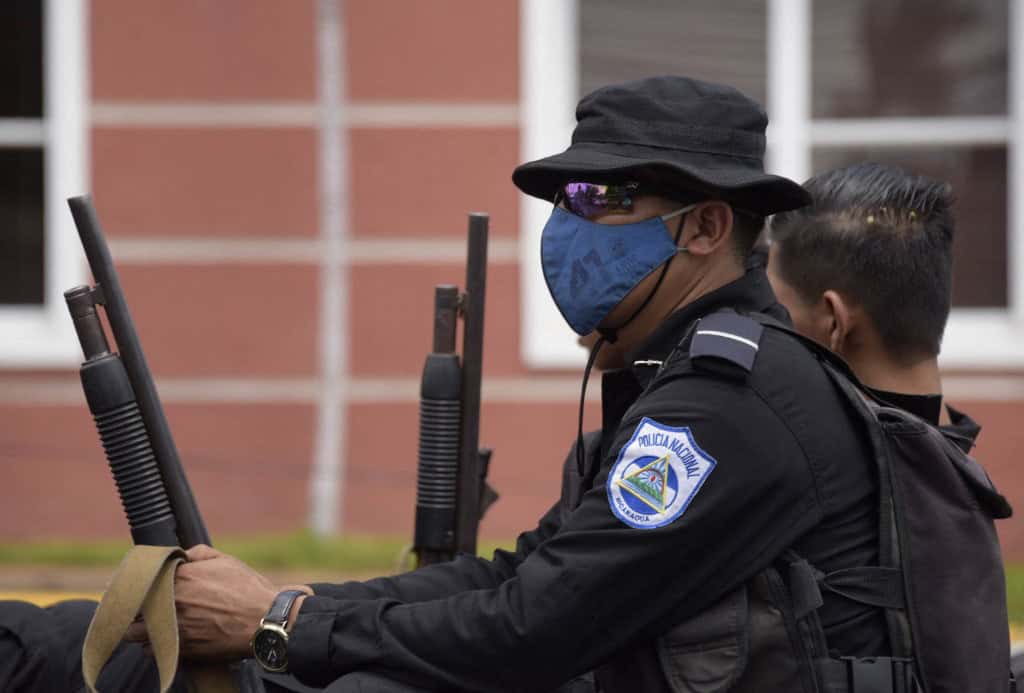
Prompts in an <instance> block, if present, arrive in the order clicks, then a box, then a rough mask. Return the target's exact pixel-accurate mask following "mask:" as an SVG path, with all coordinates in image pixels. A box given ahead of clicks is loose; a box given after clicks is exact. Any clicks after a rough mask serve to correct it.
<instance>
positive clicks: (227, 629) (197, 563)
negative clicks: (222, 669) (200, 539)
mask: <svg viewBox="0 0 1024 693" xmlns="http://www.w3.org/2000/svg"><path fill="white" fill-rule="evenodd" d="M186 554H187V556H188V562H187V563H183V564H181V565H180V566H178V571H177V574H176V575H175V578H174V601H175V605H176V606H177V610H178V631H179V632H180V635H181V654H182V656H183V657H187V658H191V659H222V660H234V659H241V658H243V657H246V656H248V655H249V654H250V652H251V649H250V645H249V642H250V640H251V639H252V636H253V634H254V633H255V632H256V628H257V627H258V626H259V623H260V619H261V618H263V616H264V615H266V613H267V610H268V609H269V608H270V605H271V603H272V602H273V601H274V597H275V596H277V593H278V592H280V591H281V589H280V588H278V587H277V586H275V585H274V584H273V583H272V582H271V581H270V580H268V579H267V578H265V577H264V576H262V575H260V574H259V573H257V572H256V571H254V570H253V569H252V568H250V567H249V566H247V565H246V564H245V563H243V562H242V561H240V560H238V559H237V558H235V557H233V556H229V555H227V554H224V553H221V552H220V551H217V550H216V549H213V548H211V547H209V546H206V545H205V544H200V545H199V546H194V547H192V548H191V549H189V550H188V551H186ZM304 589H305V590H306V591H308V590H309V588H308V587H306V588H304ZM125 639H126V640H131V641H136V642H143V641H145V640H147V639H148V638H147V635H146V630H145V625H144V624H143V623H141V622H140V623H134V624H132V626H131V628H129V630H128V634H127V635H126V636H125Z"/></svg>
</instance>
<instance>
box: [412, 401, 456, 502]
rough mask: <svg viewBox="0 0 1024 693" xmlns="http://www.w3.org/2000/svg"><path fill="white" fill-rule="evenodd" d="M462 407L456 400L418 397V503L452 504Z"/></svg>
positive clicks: (454, 491) (454, 490) (453, 500)
mask: <svg viewBox="0 0 1024 693" xmlns="http://www.w3.org/2000/svg"><path fill="white" fill-rule="evenodd" d="M461 409H462V403H461V402H460V401H459V400H437V399H421V400H420V450H419V473H418V475H417V480H416V505H417V507H421V508H439V509H453V508H454V507H455V495H456V483H457V472H458V465H459V425H460V422H461Z"/></svg>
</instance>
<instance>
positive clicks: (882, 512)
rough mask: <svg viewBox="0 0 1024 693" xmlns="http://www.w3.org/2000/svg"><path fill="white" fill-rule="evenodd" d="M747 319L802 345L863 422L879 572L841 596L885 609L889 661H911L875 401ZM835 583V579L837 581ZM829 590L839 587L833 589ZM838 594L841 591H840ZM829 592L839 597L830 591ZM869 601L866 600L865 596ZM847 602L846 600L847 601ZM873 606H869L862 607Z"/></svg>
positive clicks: (762, 319) (856, 383)
mask: <svg viewBox="0 0 1024 693" xmlns="http://www.w3.org/2000/svg"><path fill="white" fill-rule="evenodd" d="M750 317H751V318H753V319H755V320H757V321H758V322H759V323H761V324H762V325H764V326H766V327H770V328H772V329H775V330H778V331H780V332H785V333H786V334H788V335H789V336H790V337H792V338H794V339H796V340H797V341H799V342H800V343H801V344H803V345H804V346H805V347H806V348H807V349H808V350H810V351H811V352H812V353H814V354H815V356H817V357H818V360H819V361H820V362H821V364H822V368H823V369H824V370H825V373H827V374H828V376H829V379H830V380H831V381H832V382H833V384H835V386H836V387H837V388H838V389H839V391H840V392H842V393H843V396H844V398H845V399H846V400H847V402H848V403H849V404H850V406H851V407H852V408H853V410H854V411H856V412H857V414H858V415H859V416H860V418H861V420H862V421H864V424H865V425H864V430H865V432H866V434H867V436H868V439H869V442H870V444H871V453H872V457H874V459H875V464H876V466H877V470H878V530H879V535H878V539H879V541H878V552H879V553H878V558H879V561H878V562H879V565H878V566H877V568H879V569H880V570H871V571H870V573H871V578H872V581H873V582H874V584H873V585H870V586H869V585H868V584H867V582H866V581H865V580H864V578H866V577H867V575H863V574H849V575H846V576H845V578H846V579H845V580H843V581H842V582H845V583H846V584H845V585H844V587H845V591H847V592H848V591H849V590H850V588H851V585H850V582H851V581H852V582H857V583H860V584H859V585H858V586H857V588H856V590H855V593H856V594H858V595H859V596H862V597H868V598H869V599H873V600H877V601H876V602H875V603H876V605H877V606H882V607H884V608H885V617H886V623H887V625H888V630H889V640H890V644H891V646H892V654H893V656H894V657H910V656H912V653H913V641H912V638H911V634H910V622H909V620H908V619H907V614H906V611H905V610H904V609H902V608H901V607H902V605H903V604H904V603H905V601H906V595H905V592H904V589H903V588H904V580H903V577H904V576H903V561H902V556H901V550H900V539H899V534H898V532H897V527H896V508H895V505H894V500H893V481H892V472H891V461H890V459H889V448H888V446H887V445H886V443H885V438H884V432H883V430H882V427H881V425H880V424H879V421H878V417H877V416H876V414H875V411H874V409H873V408H872V407H873V405H874V399H873V398H872V396H871V395H870V394H869V393H868V392H867V391H866V390H865V388H864V386H863V384H861V382H860V380H858V379H857V376H856V375H855V374H854V373H853V371H852V370H851V369H850V367H849V365H847V363H846V362H845V361H843V360H842V359H841V358H840V357H839V356H837V355H836V354H835V353H833V352H832V351H831V350H829V349H826V348H825V347H823V346H822V345H820V344H818V343H817V342H815V341H814V340H811V339H808V338H807V337H804V336H803V335H802V334H800V333H799V332H797V331H796V330H794V329H793V328H792V327H790V326H789V325H786V324H785V323H782V322H780V321H779V320H776V319H775V318H773V317H771V316H769V315H764V314H763V313H754V314H751V316H750ZM836 577H838V576H836ZM894 584H896V585H898V586H899V588H900V590H899V591H900V594H899V595H898V596H897V595H896V594H894V588H893V585H894ZM830 587H839V586H838V585H834V586H830ZM840 589H843V588H842V587H840ZM832 591H837V592H838V591H839V590H838V589H833V590H832ZM869 595H870V596H869ZM847 596H849V595H847ZM867 603H872V602H867Z"/></svg>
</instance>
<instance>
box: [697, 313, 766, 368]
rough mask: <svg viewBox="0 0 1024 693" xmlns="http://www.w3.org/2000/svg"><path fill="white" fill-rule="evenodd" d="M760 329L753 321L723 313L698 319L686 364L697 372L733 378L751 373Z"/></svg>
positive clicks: (757, 323)
mask: <svg viewBox="0 0 1024 693" xmlns="http://www.w3.org/2000/svg"><path fill="white" fill-rule="evenodd" d="M763 332H764V326H762V325H761V323H759V322H758V321H756V320H754V319H753V318H748V317H746V316H744V315H740V314H738V313H734V312H732V311H723V312H721V313H712V314H711V315H708V316H705V317H703V318H701V320H700V322H698V323H697V327H696V330H695V331H694V334H693V340H692V341H691V342H690V361H691V362H692V363H693V365H694V366H696V367H697V368H701V369H702V370H707V371H712V372H715V373H719V374H722V375H731V376H733V377H736V376H739V377H746V375H747V374H748V373H750V371H752V370H754V359H756V358H757V351H758V349H759V348H760V346H761V335H762V333H763Z"/></svg>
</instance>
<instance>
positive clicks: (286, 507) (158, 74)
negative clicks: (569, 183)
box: [0, 0, 1024, 559]
mask: <svg viewBox="0 0 1024 693" xmlns="http://www.w3.org/2000/svg"><path fill="white" fill-rule="evenodd" d="M344 7H345V17H344V21H343V24H344V31H345V51H344V56H343V61H342V63H343V65H344V66H345V69H346V75H345V76H346V86H347V90H346V94H345V95H344V98H345V99H346V103H347V105H348V106H350V107H352V108H353V110H358V109H359V108H360V107H367V108H370V109H371V110H372V109H373V108H380V107H387V106H394V107H399V108H404V109H406V110H407V111H408V113H409V115H408V118H407V120H408V121H409V124H399V125H392V124H387V123H375V122H372V118H370V120H369V121H368V120H366V119H363V120H360V121H359V122H354V123H353V124H352V127H351V128H350V129H349V130H348V131H347V132H346V136H347V144H348V161H347V167H348V172H349V181H350V185H349V188H348V189H347V190H345V191H343V192H344V193H345V195H346V196H347V201H348V224H349V228H350V238H351V241H352V243H353V244H357V245H358V244H359V243H377V242H380V243H384V244H385V245H384V246H383V247H385V249H386V250H387V253H386V257H383V259H380V258H375V257H362V258H360V257H358V256H353V257H355V259H354V260H353V261H352V263H351V265H350V267H349V280H350V281H349V284H348V286H347V287H346V291H345V295H346V297H347V300H348V316H349V319H348V324H347V325H346V326H345V335H346V339H347V343H348V347H349V354H350V359H349V372H348V373H347V374H346V376H347V378H348V379H349V385H350V387H351V388H352V392H351V393H349V396H348V404H347V410H346V416H347V421H346V423H347V426H346V427H345V428H346V431H347V438H346V443H345V444H346V449H345V454H344V463H345V464H344V469H345V474H344V478H343V484H342V489H343V497H342V511H341V513H342V517H341V518H339V519H340V521H341V525H342V527H343V528H344V530H345V531H351V532H362V533H366V532H379V533H386V534H392V535H396V534H397V535H401V534H409V533H410V532H411V524H412V514H413V500H414V485H415V457H416V421H417V399H416V391H417V389H416V379H417V377H418V373H419V371H420V368H421V367H422V361H423V357H424V355H425V352H426V350H427V347H428V346H429V330H430V312H429V311H430V309H431V305H432V291H433V289H432V287H433V286H434V284H436V283H442V282H448V283H458V284H461V283H462V282H463V272H464V269H463V267H462V265H461V263H460V260H459V255H458V253H456V254H454V255H452V254H451V253H448V254H447V255H445V254H444V253H443V252H442V253H440V255H441V256H442V257H441V259H437V258H436V257H433V258H428V259H426V260H424V259H422V258H420V257H419V256H418V255H417V253H418V251H417V250H416V248H417V247H422V246H416V245H414V244H413V243H412V242H413V241H416V242H421V243H422V242H425V243H427V244H428V247H431V248H434V247H436V248H450V247H452V243H453V241H454V242H456V243H458V242H461V240H462V239H463V238H464V237H465V214H466V212H468V211H471V210H481V211H487V212H489V213H490V214H491V233H492V245H494V244H500V243H504V244H505V246H504V247H505V248H506V252H504V254H501V253H499V254H498V257H497V258H496V259H495V260H494V261H493V262H492V264H491V266H490V283H489V287H488V301H487V318H486V350H485V366H484V380H485V396H484V400H485V401H484V405H483V424H482V434H481V442H482V443H483V444H485V445H487V446H491V447H494V448H495V449H496V452H495V456H494V459H493V465H492V480H493V484H494V485H495V486H496V487H497V488H498V489H499V491H500V492H501V494H502V499H501V501H500V502H499V503H498V505H496V506H495V507H494V508H493V509H492V511H491V514H490V515H489V516H488V517H487V519H486V521H485V522H484V525H483V533H484V534H485V535H487V536H489V537H492V538H509V537H511V536H513V535H514V534H515V533H516V532H517V531H518V530H521V529H523V528H527V527H529V526H531V525H532V523H533V522H534V521H535V520H536V519H537V517H539V515H540V514H541V513H542V512H543V511H544V510H545V509H546V508H547V507H548V505H549V504H550V503H552V502H553V501H554V500H555V499H556V494H557V488H558V478H559V472H560V466H561V462H562V459H563V456H564V453H565V451H566V449H567V447H568V445H569V443H570V442H571V440H572V438H573V436H574V434H575V422H576V403H575V397H576V396H577V395H576V394H575V390H574V387H575V384H576V383H577V382H578V374H575V373H574V374H571V377H570V374H566V373H550V372H530V371H528V370H527V369H526V368H525V367H524V366H523V365H522V363H521V360H520V342H521V338H520V324H521V322H520V314H521V311H523V310H524V307H523V306H522V305H521V304H520V277H519V265H518V262H517V260H516V258H517V254H516V252H515V244H516V239H517V237H518V234H519V225H520V221H519V209H518V197H517V195H518V193H517V192H516V191H515V190H514V188H513V186H512V185H511V182H510V174H511V170H512V167H513V166H514V165H515V164H516V162H517V161H518V159H519V147H520V133H519V130H518V128H517V126H516V123H515V116H514V115H513V116H512V117H511V118H510V119H505V120H502V118H500V117H499V118H497V119H494V118H490V119H488V118H479V119H478V120H479V122H473V121H474V118H475V116H473V115H472V114H473V113H474V112H475V111H473V110H472V109H469V110H467V111H466V113H468V114H469V115H466V116H465V118H463V120H468V121H469V122H464V123H454V124H453V123H452V122H448V121H445V120H444V118H441V119H440V121H439V122H435V121H437V119H432V118H431V117H429V116H422V117H421V116H418V115H417V113H424V112H429V109H430V108H435V109H436V108H440V109H442V110H443V109H445V108H456V109H457V108H460V107H465V106H466V105H467V104H469V105H483V106H487V107H494V108H496V109H498V111H499V112H508V113H512V114H515V113H516V109H517V108H518V106H519V103H520V98H521V95H520V94H519V74H518V70H519V67H518V65H519V56H518V46H519V21H518V3H517V2H516V1H515V0H492V1H491V2H474V1H473V0H435V1H433V2H429V3H427V2H414V1H413V0H348V1H347V2H345V3H344ZM90 34H91V35H90V43H91V70H90V78H91V84H92V94H91V98H92V108H93V112H94V113H99V112H102V113H104V114H105V115H104V117H103V118H102V119H100V120H102V122H97V123H95V124H94V126H93V128H92V137H91V148H92V152H91V174H92V188H93V191H94V193H95V196H96V200H97V204H98V209H99V212H100V215H101V219H102V220H103V222H104V225H105V227H106V230H107V232H108V235H109V236H110V237H111V239H112V241H113V244H114V246H115V249H118V250H119V253H118V254H117V256H118V261H119V268H120V271H121V274H122V278H123V281H124V284H125V287H126V290H127V292H128V296H129V299H130V303H131V305H132V308H133V311H134V313H135V317H136V321H137V323H138V328H139V330H140V333H141V335H142V338H143V340H144V346H145V349H146V351H147V354H148V356H149V359H150V361H151V365H152V367H153V369H154V371H155V373H156V375H157V377H158V378H159V379H160V382H161V387H162V389H163V390H164V393H165V397H166V399H167V402H166V406H167V410H168V415H169V418H170V422H171V425H172V427H173V429H174V432H175V434H176V437H177V440H178V446H179V448H180V450H181V452H182V454H183V457H184V459H185V462H186V466H187V470H188V474H189V476H190V478H191V480H192V483H193V485H194V487H195V491H196V494H197V496H198V498H199V501H200V503H201V505H202V509H203V512H204V514H205V516H206V519H207V522H208V524H209V525H210V528H211V531H212V532H213V534H214V536H216V535H217V534H221V533H231V534H238V533H245V532H252V531H267V530H275V531H276V530H290V529H296V528H299V527H302V526H304V525H305V523H306V520H307V518H306V514H307V510H306V508H307V501H308V478H309V474H310V470H311V465H312V461H313V456H314V442H313V441H314V433H315V425H316V414H317V399H316V387H317V377H318V356H317V354H318V334H319V324H318V321H319V317H318V310H319V300H320V297H319V289H318V280H319V275H318V272H319V263H318V259H317V256H318V252H317V248H318V246H316V238H317V234H318V233H319V211H318V210H319V207H318V205H319V204H320V193H319V174H318V163H317V162H318V156H319V154H318V152H319V150H318V148H319V146H320V144H319V139H318V130H317V121H316V113H317V108H318V90H317V78H318V77H317V74H318V73H317V49H316V46H317V34H316V11H315V3H313V2H312V1H310V0H306V1H294V2H279V1H272V0H244V1H243V0H220V1H219V2H216V3H210V2H200V1H199V0H183V1H181V2H174V3H166V2H159V1H158V0H131V1H129V0H92V2H91V6H90ZM259 106H262V107H266V109H267V110H268V112H270V111H273V108H275V107H282V108H284V109H285V110H286V111H287V113H286V114H285V115H283V116H281V118H280V122H274V121H273V118H270V121H271V122H267V120H266V119H264V118H250V116H248V115H246V114H247V113H252V112H253V111H252V110H245V109H246V108H249V107H252V108H256V107H259ZM220 107H223V108H227V109H228V112H229V115H226V116H225V115H222V112H221V111H218V108H220ZM239 107H243V108H242V109H241V110H240V111H239V110H235V111H231V109H232V108H234V109H238V108H239ZM133 109H134V110H133ZM182 109H185V110H186V111H188V112H189V113H190V114H192V115H190V116H189V121H188V122H187V123H184V124H183V123H182V122H181V118H180V113H181V111H182ZM189 109H191V110H189ZM424 109H427V110H424ZM501 109H506V110H505V111H501ZM257 110H258V109H257ZM232 112H233V113H235V114H236V115H230V113H232ZM126 113H127V115H125V114H126ZM140 113H141V114H142V115H139V114H140ZM460 113H461V111H460ZM225 119H226V120H225ZM232 119H234V121H232ZM449 120H451V119H449ZM456 120H458V119H456ZM211 241H217V242H221V243H222V245H219V246H217V248H219V250H216V251H210V246H209V243H210V242H211ZM254 243H257V244H258V243H262V244H264V246H261V247H265V248H270V249H271V250H269V251H261V252H263V254H262V255H260V256H259V257H258V258H257V259H256V260H253V259H252V254H253V252H255V251H254V247H255V246H254V245H253V244H254ZM147 244H150V245H147ZM166 244H171V245H173V247H174V248H175V250H176V253H177V255H175V256H174V257H173V258H172V259H165V258H163V257H162V256H160V255H147V253H150V252H152V253H158V252H160V251H159V248H162V247H165V245H166ZM289 244H293V245H289ZM294 244H297V245H294ZM375 247H376V246H375ZM275 248H282V249H284V250H282V256H281V257H280V258H277V257H275V255H274V250H273V249H275ZM295 248H298V250H295ZM509 248H511V251H509V250H508V249H509ZM148 249H154V250H152V251H151V250H148ZM288 249H291V250H288ZM257 250H258V248H257ZM120 251H123V252H120ZM460 252H461V251H460ZM288 253H291V255H289V254H288ZM257 254H258V253H257ZM492 257H493V254H492ZM1008 377H1019V376H1008ZM0 380H2V381H3V383H6V384H7V385H8V386H10V387H15V386H17V387H19V388H22V389H24V391H25V393H26V394H25V396H24V397H20V398H19V400H18V401H19V402H20V403H19V404H13V403H10V402H7V400H5V402H7V403H5V404H2V405H0V416H2V417H3V420H4V422H5V425H4V426H3V427H0V451H3V453H2V454H3V456H4V458H5V460H6V461H5V462H4V469H5V473H6V474H7V478H8V480H10V481H11V482H12V483H13V486H11V485H9V486H8V488H13V489H15V492H14V493H12V494H9V495H8V497H7V499H6V501H5V502H4V503H2V504H0V538H2V539H4V540H9V539H25V538H42V537H57V536H76V537H98V536H122V535H124V534H125V531H126V530H125V527H124V522H123V519H122V517H121V515H120V510H119V506H118V504H117V500H116V496H115V494H114V491H113V487H112V484H111V482H110V479H109V476H108V473H107V470H106V466H105V464H104V461H103V458H102V455H101V453H100V451H99V446H98V443H97V441H96V438H95V433H94V431H93V429H92V426H91V421H90V419H89V417H88V414H87V411H86V409H85V407H84V404H83V403H82V402H81V398H80V395H78V394H77V387H78V386H77V376H76V374H75V372H74V371H73V370H72V369H68V370H66V371H52V372H49V371H48V372H31V373H25V372H13V371H11V372H7V371H0ZM968 380H969V378H968ZM19 392H21V390H19ZM957 403H958V404H959V405H962V406H963V407H964V408H965V409H967V410H968V411H970V412H971V413H972V414H973V415H974V416H975V417H976V418H977V419H978V420H979V421H980V422H981V423H982V424H983V425H984V427H985V432H984V434H983V437H982V439H981V444H980V445H979V448H978V455H979V457H980V458H981V459H982V460H983V461H984V462H985V463H986V464H987V465H988V467H989V469H990V471H991V473H992V476H993V478H994V479H995V480H996V482H997V483H998V484H999V485H1000V486H1001V487H1003V489H1004V492H1005V493H1006V494H1007V495H1008V496H1009V497H1010V498H1011V500H1013V501H1016V502H1017V503H1018V504H1024V475H1022V474H1021V473H1020V471H1019V470H1018V469H1017V453H1018V451H1019V448H1020V445H1019V444H1018V443H1017V440H1019V423H1018V422H1019V421H1020V420H1021V419H1022V418H1024V398H1018V399H1016V400H1013V401H999V402H993V401H978V402H971V401H958V402H957ZM594 415H595V412H593V411H591V412H589V414H588V416H590V418H591V423H593V422H594ZM268 498H273V503H270V504H268V503H267V499H268ZM1022 507H1024V505H1022ZM1001 529H1002V536H1003V538H1004V542H1005V545H1006V549H1007V551H1008V553H1009V555H1010V556H1011V557H1013V558H1015V559H1024V524H1022V523H1021V521H1020V520H1017V519H1013V520H1009V521H1006V522H1004V523H1002V528H1001Z"/></svg>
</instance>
